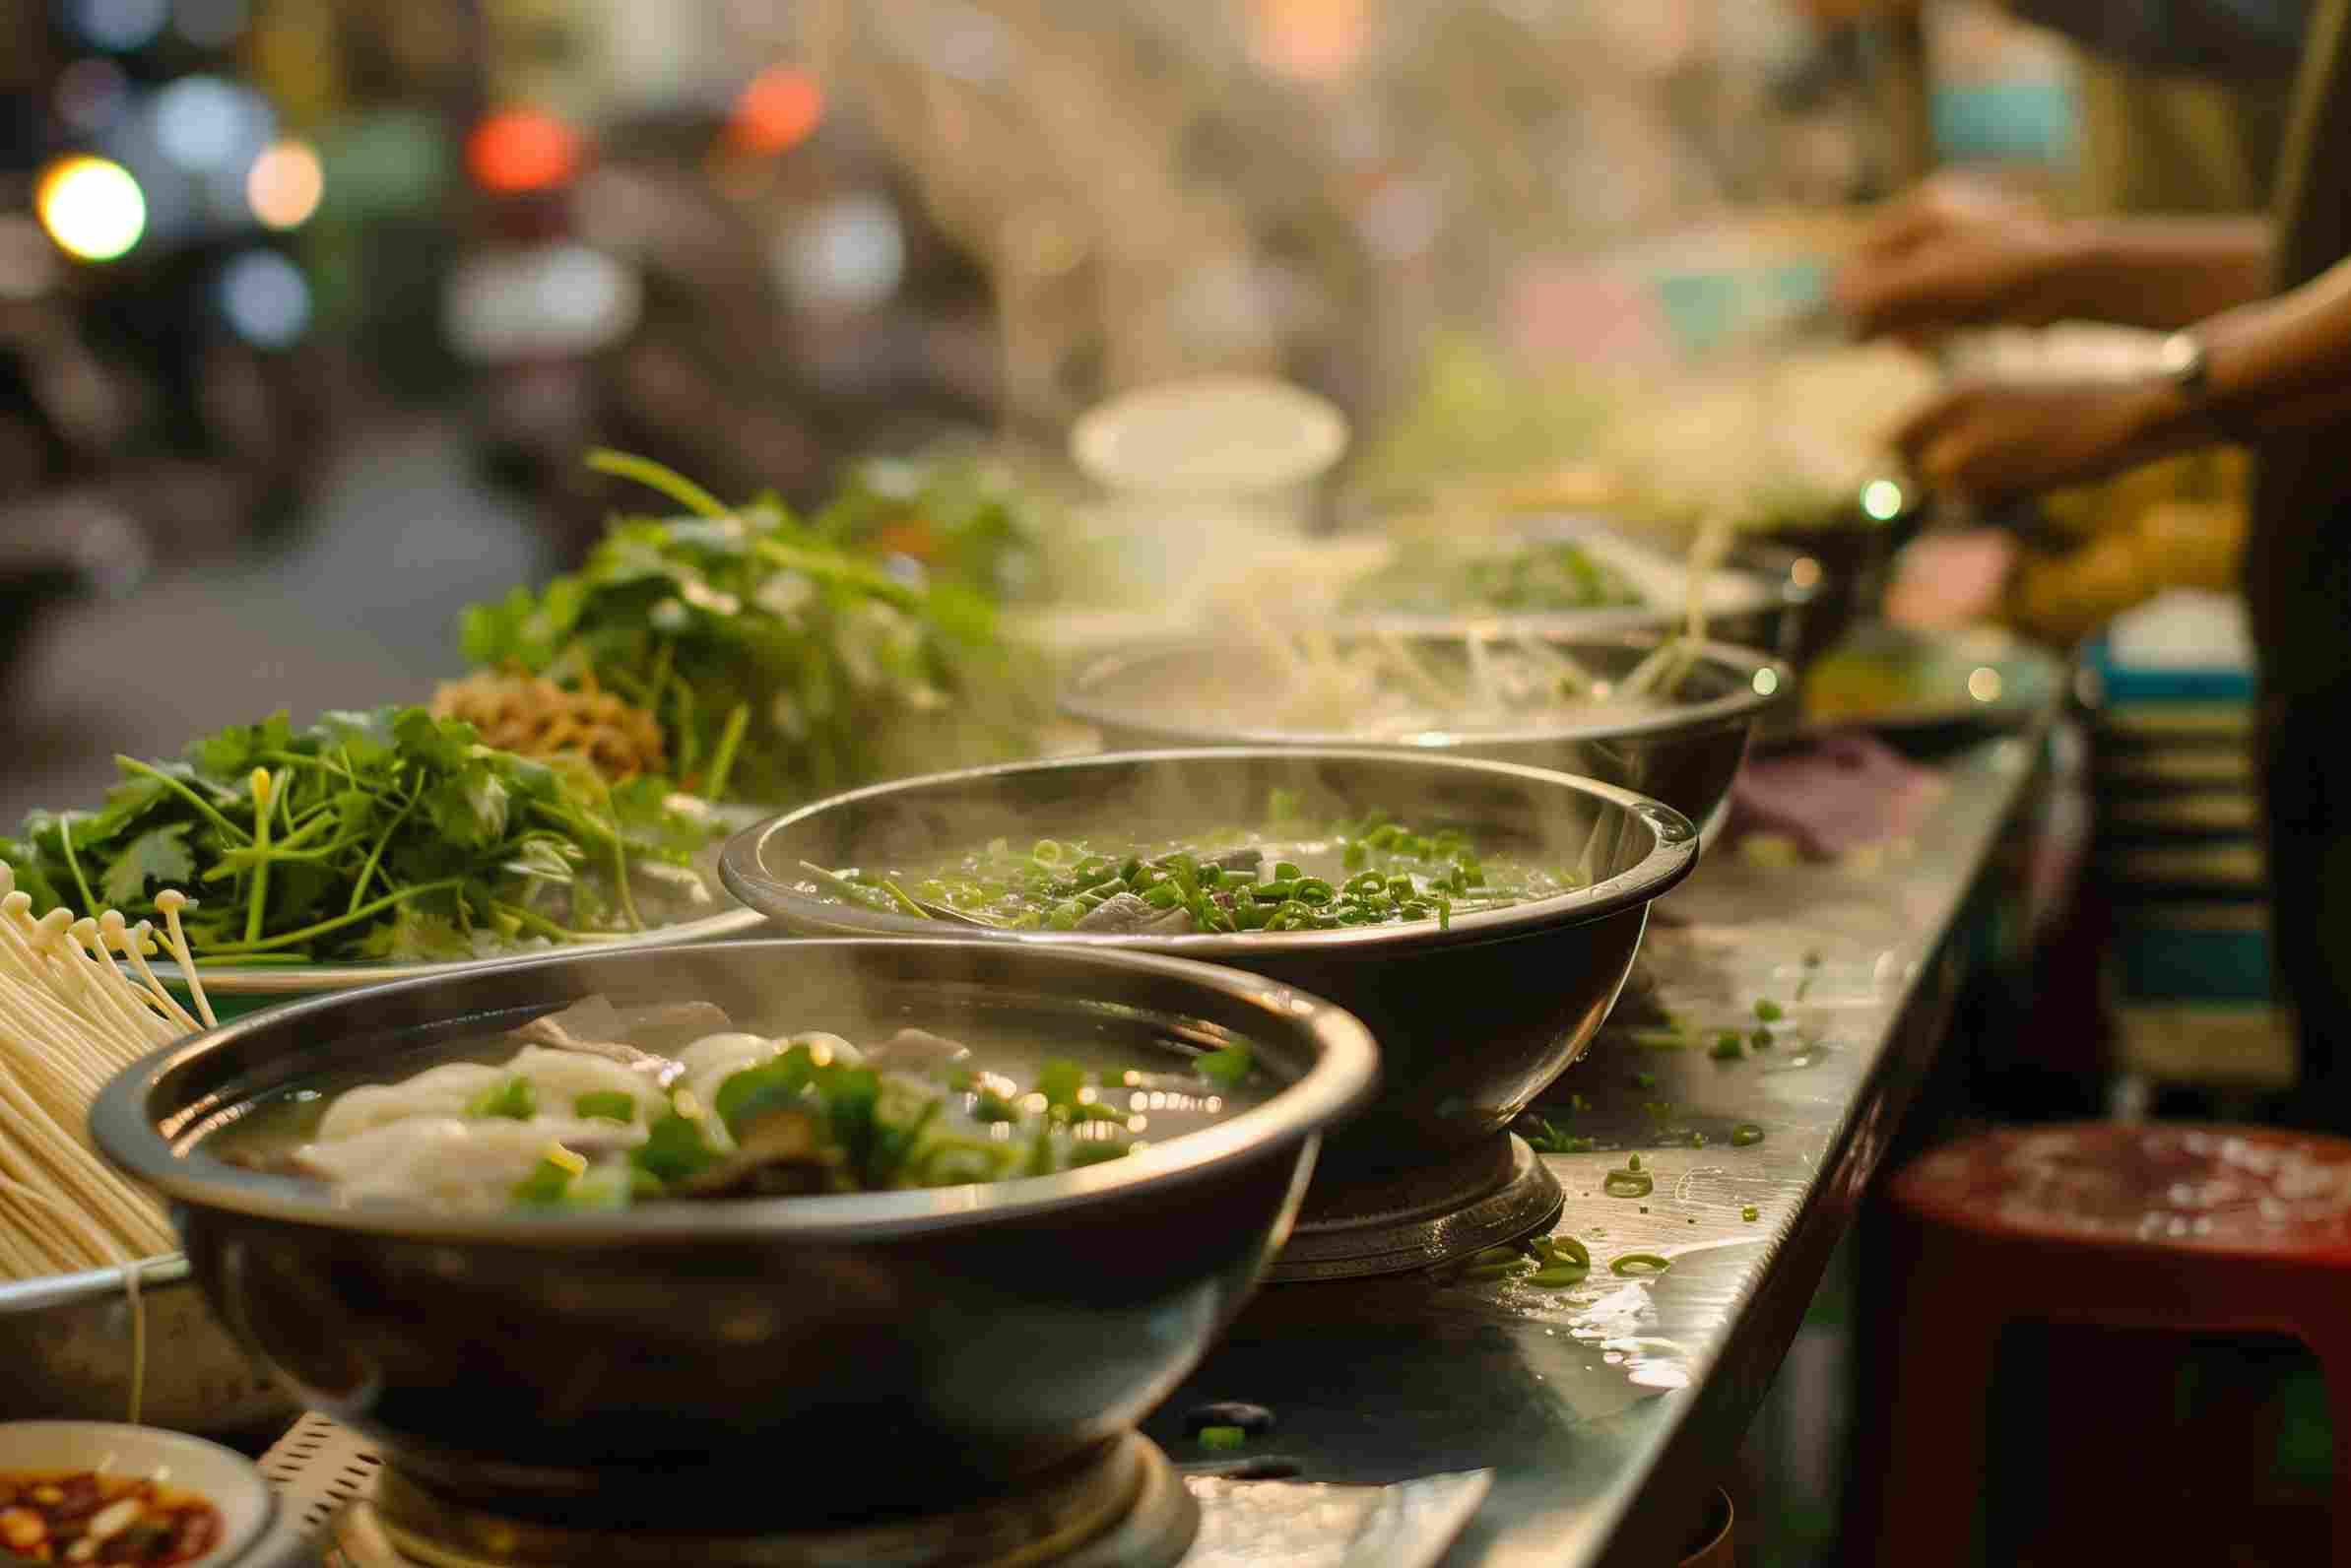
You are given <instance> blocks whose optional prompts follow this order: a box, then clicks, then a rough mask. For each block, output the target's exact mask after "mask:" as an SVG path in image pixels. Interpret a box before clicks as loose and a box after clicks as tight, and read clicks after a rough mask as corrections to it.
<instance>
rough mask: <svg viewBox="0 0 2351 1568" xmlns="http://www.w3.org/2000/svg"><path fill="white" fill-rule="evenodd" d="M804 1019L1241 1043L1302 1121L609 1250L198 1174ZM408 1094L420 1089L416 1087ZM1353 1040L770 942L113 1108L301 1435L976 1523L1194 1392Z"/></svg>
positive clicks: (652, 1491)
mask: <svg viewBox="0 0 2351 1568" xmlns="http://www.w3.org/2000/svg"><path fill="white" fill-rule="evenodd" d="M596 994H602V995H605V996H608V997H610V998H612V999H613V1000H614V1001H615V1002H616V1003H620V1004H624V1005H625V1004H629V1003H635V1002H645V1001H655V1000H677V999H681V998H702V999H707V1000H710V1001H714V1002H716V1003H718V1004H719V1005H720V1006H722V1007H726V1008H728V1009H729V1010H730V1012H732V1013H734V1014H735V1015H736V1016H737V1017H738V1018H742V1019H746V1020H749V1019H751V1018H758V1017H766V1016H771V1015H772V1014H773V1013H775V1012H776V1011H777V1008H776V1007H774V1006H761V1003H762V1000H764V1001H765V1002H767V1003H769V1004H773V1003H775V1002H776V999H779V998H780V999H789V1006H790V1009H791V1014H792V1019H793V1021H794V1024H795V1026H796V1027H822V1028H828V1029H834V1030H838V1031H841V1032H844V1033H848V1034H852V1035H855V1034H859V1033H863V1032H869V1031H871V1030H873V1029H875V1028H878V1027H883V1026H886V1027H887V1028H891V1029H894V1028H895V1027H897V1026H898V1025H899V1024H900V1023H903V1022H909V1021H914V1022H920V1023H922V1024H924V1025H926V1026H929V1027H932V1028H935V1029H939V1030H942V1031H951V1030H952V1029H954V1028H955V1027H956V1026H957V1024H958V1021H961V1020H968V1019H969V1018H971V1017H972V1016H974V1015H975V1014H977V1013H988V1014H990V1015H994V1016H1008V1015H1018V1016H1021V1017H1024V1018H1034V1019H1038V1020H1043V1024H1044V1025H1045V1026H1051V1027H1057V1028H1084V1029H1088V1030H1094V1031H1109V1032H1110V1033H1111V1035H1112V1036H1113V1037H1114V1038H1133V1039H1135V1040H1137V1041H1138V1042H1142V1041H1145V1040H1151V1039H1163V1038H1166V1037H1168V1035H1169V1034H1170V1033H1171V1032H1173V1031H1183V1032H1184V1037H1187V1038H1192V1039H1203V1038H1213V1037H1214V1035H1215V1034H1216V1033H1218V1032H1230V1033H1234V1034H1239V1035H1243V1036H1246V1037H1248V1038H1249V1039H1251V1040H1252V1041H1253V1042H1254V1043H1255V1044H1256V1046H1257V1050H1258V1059H1259V1061H1260V1062H1261V1063H1264V1064H1265V1065H1267V1066H1268V1067H1269V1069H1270V1070H1271V1071H1272V1072H1273V1074H1274V1075H1275V1076H1276V1077H1277V1078H1281V1079H1283V1080H1284V1084H1285V1086H1284V1087H1282V1088H1280V1089H1279V1090H1278V1091H1277V1092H1275V1093H1274V1094H1273V1096H1272V1098H1270V1099H1269V1100H1268V1101H1267V1102H1266V1103H1265V1104H1263V1105H1260V1106H1256V1107H1253V1108H1251V1109H1249V1110H1247V1111H1244V1112H1242V1113H1241V1114H1239V1115H1237V1116H1234V1117H1232V1118H1230V1119H1228V1120H1226V1121H1224V1122H1221V1123H1219V1124H1217V1125H1215V1126H1213V1127H1211V1128H1208V1129H1205V1130H1203V1131H1201V1132H1198V1133H1195V1134H1192V1135H1189V1136H1186V1137H1184V1138H1179V1139H1172V1140H1170V1141H1168V1142H1167V1143H1161V1144H1158V1145H1156V1146H1154V1147H1152V1148H1149V1149H1147V1150H1144V1151H1143V1152H1140V1153H1136V1154H1132V1155H1130V1156H1128V1157H1127V1158H1126V1159H1124V1160H1119V1161H1115V1162H1112V1163H1108V1164H1101V1165H1094V1166H1089V1167H1086V1168H1084V1169H1080V1170H1077V1171H1072V1172H1068V1173H1065V1174H1062V1175H1058V1176H1050V1177H1040V1178H1034V1179H1029V1180H1020V1181H1010V1182H1004V1183H999V1184H995V1185H990V1186H979V1187H959V1188H942V1189H937V1190H930V1191H912V1192H890V1193H870V1194H856V1195H849V1196H840V1197H820V1198H795V1199H777V1200H761V1201H744V1202H738V1203H730V1204H723V1205H712V1206H697V1205H685V1204H668V1205H651V1206H647V1207H645V1208H642V1209H633V1210H627V1211H622V1212H619V1213H614V1214H608V1215H563V1216H506V1215H490V1216H461V1215H444V1214H435V1213H431V1212H425V1211H421V1210H415V1209H399V1208H339V1207H337V1206H336V1205H335V1204H334V1203H333V1202H332V1201H331V1199H330V1198H329V1197H328V1196H327V1195H326V1193H325V1192H324V1191H323V1190H321V1189H318V1188H315V1187H312V1186H310V1185H309V1184H306V1183H302V1182H299V1181H295V1180H291V1179H286V1178H279V1177H272V1176H264V1175H259V1174H255V1173H252V1172H249V1171H245V1170H241V1169H239V1168H237V1167H235V1166H233V1165H230V1164H228V1163H226V1162H224V1161H221V1160H219V1159H216V1158H213V1157H212V1156H210V1155H208V1154H207V1153H206V1152H205V1148H204V1139H205V1138H206V1136H207V1135H208V1134H210V1133H211V1132H213V1131H215V1130H216V1129H217V1128H218V1127H220V1126H221V1125H224V1123H225V1122H226V1121H228V1120H230V1119H233V1118H234V1116H235V1115H237V1114H238V1113H239V1111H240V1110H242V1109H244V1108H247V1107H249V1106H251V1105H252V1104H253V1103H254V1102H255V1101H256V1100H257V1099H259V1098H261V1097H264V1096H268V1095H270V1094H273V1093H275V1092H278V1091H281V1090H284V1089H287V1088H290V1087H294V1086H296V1085H300V1084H305V1083H311V1082H317V1081H319V1080H321V1079H323V1078H328V1077H329V1076H331V1075H336V1074H341V1073H348V1072H353V1071H362V1072H364V1074H365V1075H366V1076H368V1077H370V1078H385V1077H391V1076H394V1075H395V1074H396V1073H398V1072H400V1071H402V1070H403V1065H404V1064H403V1062H402V1061H401V1060H400V1059H402V1058H411V1057H413V1056H415V1055H419V1054H428V1053H430V1052H431V1050H432V1049H433V1048H434V1047H435V1046H438V1045H440V1044H441V1043H442V1042H445V1041H447V1040H449V1039H450V1038H452V1037H454V1036H463V1035H471V1034H477V1033H480V1032H484V1031H485V1030H487V1029H495V1028H502V1027H511V1026H513V1025H514V1024H517V1023H520V1022H521V1021H523V1020H524V1019H525V1018H528V1017H531V1016H535V1015H537V1014H539V1013H545V1012H548V1011H551V1010H553V1009H555V1008H557V1007H560V1006H562V1005H563V1004H565V1003H568V1002H571V1001H575V1000H577V999H579V998H582V997H586V996H590V995H596ZM409 1065H414V1064H413V1062H412V1063H411V1064H409ZM1375 1074H1376V1065H1375V1056H1374V1052H1373V1050H1372V1046H1371V1041H1370V1037H1369V1036H1368V1035H1367V1034H1366V1033H1365V1031H1364V1029H1363V1027H1362V1026H1361V1025H1360V1024H1358V1023H1357V1022H1356V1021H1355V1020H1354V1019H1352V1018H1350V1017H1348V1016H1347V1015H1346V1014H1345V1013H1341V1012H1339V1010H1338V1009H1337V1008H1334V1007H1332V1006H1331V1005H1329V1004H1327V1003H1324V1002H1320V1001H1318V1000H1316V999H1314V998H1312V997H1309V996H1305V995H1302V994H1299V993H1297V992H1294V991H1291V990H1289V989H1287V988H1284V987H1281V986H1273V985H1268V984H1267V983H1266V982H1265V981H1263V980H1261V979H1258V978H1255V977H1252V976H1248V975H1242V974H1235V973H1231V972H1229V971H1224V970H1219V969H1214V968H1210V967H1208V966H1207V965H1203V964H1194V963H1185V962H1181V961H1178V960H1176V959H1173V958H1168V957H1161V956H1156V955H1152V954H1146V953H1119V952H1050V951H1042V950H1038V949H1034V948H1022V947H1011V946H999V945H994V944H983V943H970V942H962V943H953V942H926V943H903V942H857V943H787V942H765V941H762V942H751V943H740V944H729V945H726V946H723V947H693V948H677V949H672V950H666V951H637V952H626V953H614V952H580V953H566V954H562V955H560V956H556V957H551V958H541V959H530V960H523V961H518V962H514V963H509V964H505V965H501V966H499V967H495V968H489V969H475V970H468V971H464V972H460V973H453V974H449V975H446V976H441V977H437V978H433V979H426V980H411V981H402V982H398V983H395V984H391V985H386V986H380V987H376V988H374V989H371V990H368V991H365V992H356V993H351V994H347V995H343V996H336V997H327V998H321V999H318V1000H315V1001H309V1002H302V1003H297V1004H294V1005H293V1006H290V1007H286V1008H280V1009H276V1010H273V1011H271V1012H269V1013H261V1014H256V1015H254V1016H252V1017H250V1018H246V1019H242V1020H240V1021H238V1022H235V1023H230V1024H227V1025H225V1026H223V1027H221V1028H219V1029H215V1030H212V1031H210V1032H208V1033H205V1034H202V1035H198V1036H195V1037H193V1038H191V1039H189V1040H186V1041H183V1042H181V1043H180V1044H178V1045H175V1046H171V1047H168V1048H166V1049H164V1050H163V1051H160V1052H158V1053H156V1054H155V1055H154V1056H152V1057H149V1058H148V1059H146V1060H145V1061H144V1062H142V1063H140V1064H139V1065H138V1066H136V1067H134V1068H132V1069H130V1070H129V1071H127V1072H125V1073H124V1074H122V1075H121V1076H119V1077H118V1078H115V1079H114V1080H113V1081H112V1082H111V1083H109V1084H108V1085H107V1087H106V1088H105V1089H104V1091H103V1092H102V1093H101V1094H100V1095H99V1097H98V1103H97V1105H96V1107H95V1108H94V1109H93V1111H92V1115H91V1125H92V1130H93V1133H94V1135H95V1136H96V1138H97V1139H98V1143H99V1146H100V1147H101V1148H103V1149H104V1151H105V1152H106V1154H107V1155H108V1156H109V1157H110V1158H112V1159H113V1160H114V1161H116V1162H117V1163H118V1164H120V1165H121V1166H122V1167H123V1168H124V1169H125V1170H127V1171H129V1172H131V1173H132V1174H134V1175H136V1176H137V1177H139V1178H141V1179H142V1180H145V1181H147V1182H149V1183H151V1184H152V1185H154V1186H155V1187H157V1188H159V1189H160V1190H161V1191H162V1192H163V1194H164V1195H165V1196H166V1197H167V1198H168V1199H169V1201H170V1202H171V1205H172V1207H173V1211H174V1214H175V1217H176V1220H177V1223H178V1225H179V1227H180V1231H181V1235H182V1237H183V1239H184V1241H185V1244H186V1250H187V1255H188V1259H189V1262H190V1264H191V1265H192V1267H193V1268H194V1271H195V1274H196V1277H197V1279H198V1281H199V1282H200V1283H201V1285H202V1287H203V1290H204V1293H205V1295H206V1297H207V1298H208V1299H209V1300H210V1301H211V1302H212V1304H213V1305H214V1307H215V1308H216V1309H217V1310H218V1311H219V1312H220V1314H221V1316H222V1318H223V1320H224V1321H225V1322H227V1323H228V1324H229V1327H230V1328H231V1329H232V1330H234V1331H235V1332H236V1333H237V1334H238V1335H239V1337H240V1338H241V1339H244V1340H245V1342H246V1343H247V1345H248V1346H249V1347H250V1348H251V1349H252V1350H253V1352H254V1353H255V1354H256V1355H257V1356H258V1357H260V1358H261V1359H262V1360H263V1361H264V1362H265V1363H266V1364H267V1365H269V1366H270V1367H271V1368H272V1370H274V1371H275V1372H276V1373H277V1374H278V1376H279V1377H280V1378H281V1379H282V1380H283V1381H284V1382H285V1383H286V1384H287V1385H288V1386H289V1387H290V1388H291V1389H292V1390H293V1391H294V1393H295V1394H296V1395H297V1396H298V1397H299V1398H300V1399H301V1400H302V1401H303V1403H304V1404H306V1405H310V1406H313V1407H316V1408H320V1409H324V1410H326V1411H328V1412H329V1413H330V1414H332V1415H334V1416H335V1417H336V1418H337V1419H338V1420H341V1421H344V1422H347V1423H349V1424H351V1425H354V1426H356V1427H358V1428H359V1429H360V1430H361V1431H363V1432H365V1433H366V1434H367V1435H368V1436H369V1437H371V1438H373V1439H374V1440H375V1441H376V1442H377V1443H378V1444H379V1445H381V1446H382V1447H383V1448H384V1449H385V1450H386V1452H387V1455H388V1457H389V1458H390V1459H391V1461H392V1462H393V1464H394V1465H395V1466H396V1467H397V1468H398V1469H399V1470H400V1471H401V1473H402V1475H403V1477H404V1479H406V1480H408V1481H412V1482H415V1483H417V1484H419V1485H421V1486H423V1487H424V1488H426V1489H428V1490H429V1491H430V1493H431V1494H432V1495H434V1496H436V1497H438V1498H441V1499H442V1500H444V1501H445V1502H446V1503H447V1504H449V1505H450V1506H452V1507H456V1508H475V1509H481V1510H487V1511H489V1512H490V1513H493V1514H497V1515H500V1516H504V1517H510V1518H517V1519H532V1520H542V1521H546V1520H555V1521H557V1522H560V1523H562V1524H564V1525H566V1526H575V1527H582V1528H586V1527H592V1526H605V1527H631V1526H642V1527H655V1526H663V1525H668V1526H678V1525H681V1524H686V1525H690V1526H691V1528H693V1529H695V1530H699V1531H706V1532H719V1531H740V1532H757V1533H772V1532H775V1531H778V1530H780V1529H784V1528H787V1527H790V1528H802V1527H808V1526H812V1525H815V1524H816V1523H819V1522H822V1521H826V1520H832V1519H850V1518H857V1519H865V1518H871V1517H873V1516H874V1515H875V1514H877V1513H887V1512H889V1511H890V1510H893V1509H905V1508H910V1507H921V1508H943V1507H950V1506H952V1505H954V1504H956V1503H957V1502H958V1501H960V1500H961V1499H964V1498H966V1497H989V1496H993V1495H995V1494H997V1493H998V1492H1000V1491H1002V1490H1005V1489H1008V1488H1010V1487H1012V1485H1014V1484H1015V1483H1016V1482H1017V1481H1018V1480H1019V1479H1020V1478H1022V1477H1026V1476H1031V1475H1035V1474H1037V1473H1039V1472H1041V1471H1045V1470H1049V1469H1051V1468H1052V1467H1054V1466H1056V1465H1057V1464H1060V1463H1064V1462H1068V1461H1070V1460H1072V1458H1073V1457H1074V1456H1078V1455H1080V1454H1082V1453H1084V1452H1086V1451H1088V1450H1089V1449H1093V1448H1098V1447H1099V1446H1101V1445H1103V1444H1105V1443H1108V1442H1112V1441H1115V1440H1116V1439H1117V1438H1118V1437H1119V1435H1120V1434H1122V1433H1123V1432H1124V1431H1126V1430H1127V1429H1128V1428H1129V1426H1130V1425H1131V1424H1132V1422H1133V1421H1134V1420H1135V1419H1136V1417H1137V1416H1139V1415H1140V1414H1141V1413H1142V1412H1143V1411H1144V1410H1146V1409H1147V1408H1149V1407H1150V1405H1153V1404H1154V1403H1155V1402H1157V1401H1158V1400H1159V1399H1161V1398H1162V1397H1164V1396H1165V1394H1166V1393H1167V1392H1168V1390H1170V1389H1171V1388H1173V1387H1174V1386H1175V1384H1176V1383H1177V1381H1178V1380H1179V1379H1180V1378H1181V1377H1182V1376H1183V1375H1184V1374H1185V1373H1186V1372H1187V1371H1189V1370H1190V1369H1191V1367H1192V1366H1193V1364H1194V1363H1195V1362H1196V1361H1198V1359H1199V1358H1200V1356H1201V1354H1202V1352H1203V1351H1204V1350H1205V1349H1206V1348H1207V1347H1208V1342H1209V1340H1210V1339H1212V1338H1213V1337H1214V1336H1215V1334H1216V1333H1217V1331H1218V1330H1219V1329H1220V1328H1222V1326H1223V1325H1224V1323H1225V1322H1226V1320H1227V1319H1228V1318H1230V1316H1231V1315H1232V1314H1233V1312H1234V1311H1235V1310H1237V1308H1238V1307H1239V1305H1240V1303H1241V1301H1242V1299H1243V1298H1244V1297H1245V1296H1246V1295H1247V1294H1248V1293H1249V1290H1250V1288H1251V1287H1252V1286H1253V1285H1254V1284H1255V1283H1256V1281H1257V1279H1258V1276H1259V1274H1260V1273H1261V1272H1262V1270H1263V1268H1264V1266H1265V1264H1266V1261H1267V1260H1268V1258H1270V1257H1271V1256H1272V1255H1273V1251H1274V1250H1275V1249H1276V1248H1277V1247H1278V1245H1279V1243H1280V1240H1281V1238H1282V1236H1283V1234H1284V1233H1285V1231H1286V1230H1287V1228H1288V1226H1289V1224H1290V1221H1291V1216H1292V1215H1293V1214H1294V1212H1295V1210H1296V1206H1297V1202H1298V1196H1299V1194H1300V1192H1301V1191H1302V1190H1303V1188H1304V1186H1305V1179H1306V1175H1307V1172H1308V1171H1309V1170H1310V1169H1311V1167H1312V1164H1313V1160H1314V1154H1315V1148H1316V1143H1317V1140H1318V1138H1319V1135H1320V1134H1321V1132H1322V1131H1323V1129H1324V1128H1326V1127H1327V1126H1329V1125H1330V1124H1331V1123H1332V1122H1333V1121H1335V1120H1337V1119H1338V1118H1339V1117H1340V1116H1342V1115H1343V1114H1345V1113H1346V1112H1347V1111H1348V1110H1350V1109H1351V1108H1352V1107H1353V1106H1354V1105H1355V1104H1356V1103H1357V1102H1359V1101H1360V1100H1361V1099H1362V1098H1363V1097H1364V1096H1365V1095H1366V1094H1367V1093H1368V1091H1369V1089H1370V1086H1371V1083H1372V1080H1373V1078H1374V1077H1375Z"/></svg>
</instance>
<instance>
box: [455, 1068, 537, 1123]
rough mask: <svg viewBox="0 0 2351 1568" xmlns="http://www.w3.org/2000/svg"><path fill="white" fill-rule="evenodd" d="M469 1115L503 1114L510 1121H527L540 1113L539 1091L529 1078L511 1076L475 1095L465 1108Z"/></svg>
mask: <svg viewBox="0 0 2351 1568" xmlns="http://www.w3.org/2000/svg"><path fill="white" fill-rule="evenodd" d="M465 1113H466V1115H468V1116H501V1117H504V1118H506V1119H507V1120H509V1121H515V1122H527V1121H529V1120H530V1119H531V1118H532V1117H534V1116H536V1115H538V1114H539V1093H538V1091H537V1090H536V1089H534V1088H532V1087H531V1080H530V1079H529V1078H520V1077H516V1078H507V1079H506V1080H505V1081H504V1082H502V1083H499V1084H498V1085H496V1086H495V1087H494V1088H487V1089H484V1090H483V1091H482V1092H481V1093H480V1094H477V1095H475V1096H474V1100H473V1103H472V1104H470V1105H468V1106H467V1107H466V1108H465Z"/></svg>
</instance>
